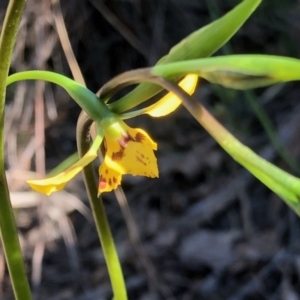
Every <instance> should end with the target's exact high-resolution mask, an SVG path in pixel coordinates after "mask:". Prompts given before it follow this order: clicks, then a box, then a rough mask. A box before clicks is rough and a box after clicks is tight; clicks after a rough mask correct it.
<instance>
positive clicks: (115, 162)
mask: <svg viewBox="0 0 300 300" xmlns="http://www.w3.org/2000/svg"><path fill="white" fill-rule="evenodd" d="M197 81H198V76H197V75H188V76H186V77H185V78H184V79H183V80H182V81H181V82H180V83H179V85H180V86H181V87H182V88H183V89H184V90H185V91H186V92H187V93H189V94H192V93H193V92H194V90H195V87H196V84H197ZM180 104H181V101H180V99H179V98H178V97H177V96H175V95H174V94H173V93H168V94H167V95H166V96H164V97H163V98H162V99H160V100H159V101H157V102H156V103H155V104H153V105H151V106H149V107H147V108H145V109H143V110H141V111H138V112H140V113H139V114H141V113H146V114H149V115H151V116H153V117H159V116H164V115H166V114H169V113H171V112H172V111H174V110H175V109H176V108H177V107H178V106H179V105H180ZM132 113H135V112H132ZM129 114H130V113H129ZM123 116H125V115H120V116H109V117H108V118H105V119H103V120H102V121H101V122H100V123H99V124H98V123H97V130H98V132H97V135H96V137H95V140H94V142H93V144H92V146H91V148H90V149H89V151H88V152H87V153H86V154H85V155H84V156H83V157H82V158H81V159H80V160H78V161H77V162H76V163H75V164H73V165H72V166H70V167H69V168H67V169H66V170H65V171H63V172H62V173H60V174H58V175H55V176H53V177H49V178H45V179H35V180H28V181H27V183H28V184H29V185H30V186H31V187H32V188H33V189H34V190H36V191H38V192H41V193H44V194H46V195H50V194H51V193H53V192H55V191H59V190H62V189H63V188H64V187H65V185H66V184H67V183H68V182H69V181H70V180H71V179H72V178H73V177H74V176H75V175H77V174H78V173H79V172H80V171H81V170H82V169H83V168H84V167H85V166H86V165H88V164H89V163H91V162H92V161H93V160H94V159H95V158H96V157H97V156H98V154H97V151H98V150H99V148H100V146H101V144H102V142H103V141H104V146H105V155H104V161H103V163H102V164H101V165H100V167H99V175H100V179H99V187H98V194H100V193H103V192H110V191H112V190H114V189H116V188H117V187H118V186H119V185H120V183H121V179H122V175H124V174H131V175H133V176H147V177H152V178H154V177H158V167H157V161H156V157H155V155H154V150H156V149H157V144H156V143H155V142H154V141H153V140H152V139H151V138H150V136H149V135H148V134H147V133H146V132H145V131H144V130H142V129H139V128H131V127H129V126H128V125H126V124H125V122H124V121H122V120H121V118H123ZM125 118H126V116H125V117H124V119H125Z"/></svg>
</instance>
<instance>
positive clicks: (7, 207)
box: [0, 0, 32, 300]
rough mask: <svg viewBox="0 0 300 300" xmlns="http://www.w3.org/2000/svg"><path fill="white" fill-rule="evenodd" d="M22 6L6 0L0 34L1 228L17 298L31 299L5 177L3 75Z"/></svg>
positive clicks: (17, 0)
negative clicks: (6, 4) (7, 2)
mask: <svg viewBox="0 0 300 300" xmlns="http://www.w3.org/2000/svg"><path fill="white" fill-rule="evenodd" d="M24 6H25V0H10V1H9V4H8V7H7V11H6V15H5V19H4V23H3V26H2V31H1V36H0V195H1V199H0V206H1V209H0V231H1V240H2V245H3V249H4V254H5V258H6V262H7V266H8V270H9V275H10V278H11V282H12V287H13V291H14V295H15V298H16V299H17V300H21V299H22V300H30V299H32V297H31V292H30V288H29V283H28V279H27V276H26V272H25V266H24V261H23V257H22V251H21V247H20V243H19V238H18V231H17V228H16V223H15V217H14V212H13V209H12V206H11V202H10V197H9V191H8V186H7V180H6V176H5V168H4V108H5V95H6V78H7V75H8V70H9V66H10V62H11V56H12V51H13V47H14V44H15V40H16V35H17V31H18V28H19V24H20V20H21V17H22V12H23V9H24Z"/></svg>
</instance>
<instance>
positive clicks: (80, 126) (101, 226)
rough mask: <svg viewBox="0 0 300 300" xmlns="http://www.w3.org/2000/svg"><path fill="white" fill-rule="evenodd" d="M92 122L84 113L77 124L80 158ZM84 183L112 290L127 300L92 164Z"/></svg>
mask: <svg viewBox="0 0 300 300" xmlns="http://www.w3.org/2000/svg"><path fill="white" fill-rule="evenodd" d="M91 123H92V120H90V119H89V118H88V116H87V115H86V114H85V113H84V112H82V113H81V115H80V117H79V119H78V123H77V136H76V140H77V147H78V152H79V156H80V157H82V156H83V155H84V154H85V153H86V152H87V151H88V149H89V148H90V141H89V139H88V138H87V137H88V135H89V129H90V126H91ZM83 175H84V182H85V186H86V189H87V193H88V197H89V200H90V205H91V208H92V212H93V216H94V220H95V223H96V228H97V232H98V235H99V238H100V241H101V245H102V250H103V253H104V257H105V261H106V265H107V269H108V273H109V277H110V281H111V285H112V290H113V294H114V299H115V300H127V291H126V285H125V281H124V276H123V272H122V268H121V264H120V260H119V257H118V253H117V249H116V246H115V243H114V240H113V236H112V233H111V231H110V228H109V223H108V220H107V216H106V213H105V207H104V205H103V201H102V198H101V197H99V198H98V196H97V191H98V188H97V184H96V181H95V175H94V169H93V166H92V164H89V165H87V166H86V167H85V168H84V169H83Z"/></svg>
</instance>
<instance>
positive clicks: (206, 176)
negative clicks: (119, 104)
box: [0, 0, 300, 300]
mask: <svg viewBox="0 0 300 300" xmlns="http://www.w3.org/2000/svg"><path fill="white" fill-rule="evenodd" d="M238 2H239V1H233V0H232V1H229V0H228V1H221V0H218V1H217V0H209V1H208V0H207V1H204V0H198V1H196V0H186V1H179V0H169V1H167V0H160V1H158V0H143V1H140V0H131V1H94V0H90V1H79V0H77V1H66V0H61V3H60V4H61V11H62V15H63V19H64V21H65V26H66V28H67V32H68V35H69V38H70V42H71V45H72V49H73V51H74V53H75V56H76V59H77V61H78V64H79V66H80V69H81V71H82V73H83V76H84V79H85V81H86V84H87V86H88V87H89V88H90V89H91V90H93V91H96V90H97V89H98V88H99V87H100V86H101V85H102V84H103V83H105V82H106V81H107V80H108V79H110V78H111V77H113V76H114V75H117V74H119V73H121V72H123V71H126V70H129V69H132V68H137V67H142V66H149V65H153V64H154V63H155V62H156V61H157V60H158V59H159V58H160V57H161V56H162V55H164V54H165V53H167V52H168V50H169V49H170V48H171V46H172V45H174V44H176V43H177V42H178V41H179V40H180V39H182V38H183V37H184V36H186V35H187V34H189V33H190V32H192V31H194V30H195V29H197V28H199V27H201V26H203V25H205V24H207V23H209V22H210V21H211V20H212V19H215V18H217V17H218V16H221V15H222V14H224V13H225V12H226V11H228V10H229V9H230V8H232V7H233V6H234V5H236V4H237V3H238ZM99 3H100V4H99ZM5 8H6V5H4V3H3V4H0V9H1V11H0V15H1V19H3V16H4V12H5ZM299 16H300V5H299V3H298V2H297V1H292V0H289V1H288V0H286V1H279V0H278V1H277V0H276V1H275V0H273V1H270V0H264V1H263V3H262V5H261V6H260V7H259V8H258V10H257V11H256V12H255V13H254V14H253V16H252V17H250V19H249V20H248V21H247V22H246V24H245V26H243V27H242V29H241V30H240V31H239V32H238V33H237V34H236V35H235V37H234V38H233V39H232V40H231V41H230V43H229V44H228V45H227V46H226V47H224V48H223V49H222V50H221V51H219V53H218V54H229V53H235V54H238V53H265V54H278V55H286V56H293V57H297V58H299V57H300V53H299V46H298V45H300V35H299V30H300V18H299ZM60 17H61V15H60V10H59V6H58V2H56V1H55V0H52V3H51V2H50V1H39V2H38V1H33V0H28V1H27V5H26V10H25V14H24V17H23V21H22V23H21V28H20V32H19V36H18V41H17V45H16V48H15V53H14V58H13V64H12V71H21V70H27V69H45V70H55V71H57V72H60V73H63V74H65V75H70V74H71V73H70V67H69V64H68V62H67V60H66V57H65V54H64V51H63V47H66V46H67V39H66V38H64V37H63V27H62V23H61V22H60ZM299 96H300V90H299V83H288V84H284V85H276V86H272V87H269V88H267V89H259V90H256V91H254V92H253V93H250V94H249V93H248V94H245V93H244V92H236V91H231V90H225V89H221V88H219V87H218V88H217V87H215V86H212V85H208V84H207V83H205V82H201V83H200V85H199V89H198V92H197V94H196V96H195V97H196V98H197V99H199V101H201V102H202V103H204V104H205V106H206V107H207V108H208V109H209V110H210V111H212V112H214V114H215V115H216V116H217V117H218V119H219V120H220V121H221V122H222V123H223V124H225V125H226V127H227V128H228V129H230V131H231V132H233V133H234V134H235V135H236V136H237V137H238V138H239V139H240V140H241V141H242V142H244V143H245V144H247V145H249V146H250V147H251V148H252V149H255V151H256V152H257V153H259V154H260V155H262V156H264V157H265V158H267V159H268V160H270V161H272V162H274V163H276V164H277V165H278V166H280V167H282V168H284V169H286V170H288V171H289V172H291V173H294V174H296V175H298V176H299V173H297V170H296V168H293V169H292V168H291V167H290V166H288V165H287V164H286V162H285V161H284V160H283V159H282V158H281V157H280V155H278V153H277V152H276V151H275V148H274V140H275V141H276V142H277V143H278V142H280V143H281V144H282V145H283V146H284V148H285V149H286V150H287V151H288V153H289V155H290V156H291V157H292V158H293V159H294V160H295V161H296V162H298V166H299V165H300V163H299V162H300V136H299V131H300V122H299V118H300V102H299ZM249 99H250V100H251V99H256V102H255V103H258V105H259V106H258V107H257V106H255V107H253V104H252V105H251V103H253V102H251V101H250V100H249ZM258 113H259V116H260V119H261V120H262V121H263V123H264V125H262V124H261V121H259V118H258ZM78 114H79V107H78V106H77V105H76V104H75V103H74V102H73V101H71V100H70V99H69V97H68V95H67V94H66V93H65V92H64V91H62V90H61V89H60V88H57V87H54V86H51V85H45V84H44V83H32V82H31V83H20V84H18V85H17V88H16V89H15V88H14V89H12V88H9V92H8V104H7V110H6V122H5V124H6V130H7V133H6V149H7V162H6V164H7V175H8V179H9V184H10V190H11V191H12V199H13V205H14V207H15V209H16V215H17V220H18V226H19V230H20V238H21V241H22V247H23V251H24V253H25V255H26V260H27V267H28V273H29V274H30V276H31V279H32V284H33V287H34V293H35V296H36V299H76V300H88V299H109V298H110V285H109V281H108V277H107V271H106V267H105V262H104V259H103V256H102V254H101V252H100V251H99V248H98V247H99V242H98V237H97V234H96V231H95V228H94V226H93V224H92V223H91V222H90V220H91V216H90V213H89V209H88V207H87V206H86V205H87V198H86V194H85V190H84V186H83V182H82V178H81V177H80V176H78V177H77V179H76V180H75V181H72V182H71V183H70V184H69V185H68V188H67V189H66V191H65V192H59V193H57V194H54V195H53V196H51V197H44V196H41V195H37V194H36V193H34V192H32V191H29V189H28V187H27V186H26V184H25V183H24V179H25V178H29V177H32V176H33V174H32V173H31V172H32V170H35V169H36V171H37V173H38V174H40V175H43V174H44V173H45V171H46V170H47V171H50V170H51V169H52V168H53V167H55V166H56V165H57V164H58V163H59V162H61V161H62V160H64V159H65V158H67V157H68V156H70V155H71V154H72V153H74V152H75V151H76V141H75V125H76V120H77V117H78ZM132 123H135V124H139V126H140V127H144V128H147V131H148V132H149V133H151V134H152V136H153V138H154V139H155V140H156V141H158V143H159V150H158V159H159V164H160V178H159V179H156V180H153V179H148V178H134V177H130V176H128V177H126V179H125V181H124V185H123V187H124V190H125V192H126V195H127V197H128V203H129V206H130V209H131V211H132V216H128V214H127V215H126V214H125V215H124V205H125V204H124V203H123V204H122V205H123V209H120V205H119V204H118V202H117V201H116V199H115V197H114V195H113V194H108V195H106V196H105V201H106V207H107V211H108V216H109V219H110V222H111V225H112V230H113V233H114V236H115V239H116V243H117V246H118V249H119V254H120V257H121V261H122V264H123V268H124V272H125V276H126V281H127V286H128V292H129V298H130V299H142V300H156V299H169V300H170V299H184V300H189V299H232V300H233V299H258V300H259V299H298V298H299V296H298V294H300V263H299V262H300V257H299V250H300V235H299V233H300V232H299V220H298V218H297V217H296V216H295V215H294V213H293V212H292V211H291V210H290V209H289V208H288V207H286V205H284V204H283V203H282V201H281V200H279V199H278V198H277V196H275V195H274V194H273V193H271V192H270V191H269V190H268V189H267V188H265V187H264V186H263V185H262V184H261V183H259V182H258V181H257V180H256V179H254V178H253V177H252V176H250V175H249V173H248V172H247V171H245V170H243V169H242V168H241V167H239V166H238V165H237V164H236V163H235V162H234V161H233V160H232V159H231V158H230V157H229V156H228V155H227V154H226V153H224V152H223V151H222V150H221V149H220V148H219V147H218V146H217V144H216V143H215V142H214V141H213V140H212V139H211V138H210V137H209V136H208V134H207V133H206V132H205V131H204V130H202V129H201V128H200V127H199V125H198V124H197V123H196V121H194V120H193V119H192V118H191V117H190V116H189V115H188V113H187V112H186V111H185V110H184V109H183V108H182V109H180V110H178V111H177V112H176V113H175V114H173V115H172V117H168V118H163V119H158V120H153V119H152V120H150V119H149V118H147V117H140V118H138V119H135V120H134V121H133V122H132ZM34 124H36V125H34ZM270 124H272V125H270ZM266 126H267V128H268V130H269V134H267V133H266V130H265V128H266ZM44 129H45V136H44V135H43V132H44ZM273 130H274V131H273ZM270 132H271V134H270ZM274 134H276V137H275V138H274ZM270 135H271V137H272V138H273V144H272V143H271V142H270ZM44 140H45V151H44V149H43V147H42V145H43V141H44ZM45 157H46V158H47V159H45ZM294 167H297V166H296V164H294ZM79 199H80V200H79ZM81 200H82V201H83V202H81ZM125 207H126V205H125ZM122 212H123V213H122ZM132 217H133V219H132ZM126 220H127V222H126ZM130 220H131V221H132V220H135V223H136V224H137V228H138V236H139V239H138V238H137V232H136V230H135V229H134V228H132V227H130V230H128V229H127V226H126V224H128V222H130ZM130 224H131V225H130V226H132V223H130ZM0 262H1V263H0V279H1V282H2V285H1V289H0V292H1V295H2V296H1V297H2V298H3V299H10V298H11V297H12V292H11V288H10V286H9V279H8V276H7V271H6V270H5V267H4V258H3V256H1V257H0Z"/></svg>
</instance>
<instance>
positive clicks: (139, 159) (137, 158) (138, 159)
mask: <svg viewBox="0 0 300 300" xmlns="http://www.w3.org/2000/svg"><path fill="white" fill-rule="evenodd" d="M135 158H136V160H137V161H139V162H140V163H142V164H143V165H144V166H147V164H146V163H145V162H144V161H143V160H142V159H141V158H140V157H138V156H137V155H136V156H135Z"/></svg>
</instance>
